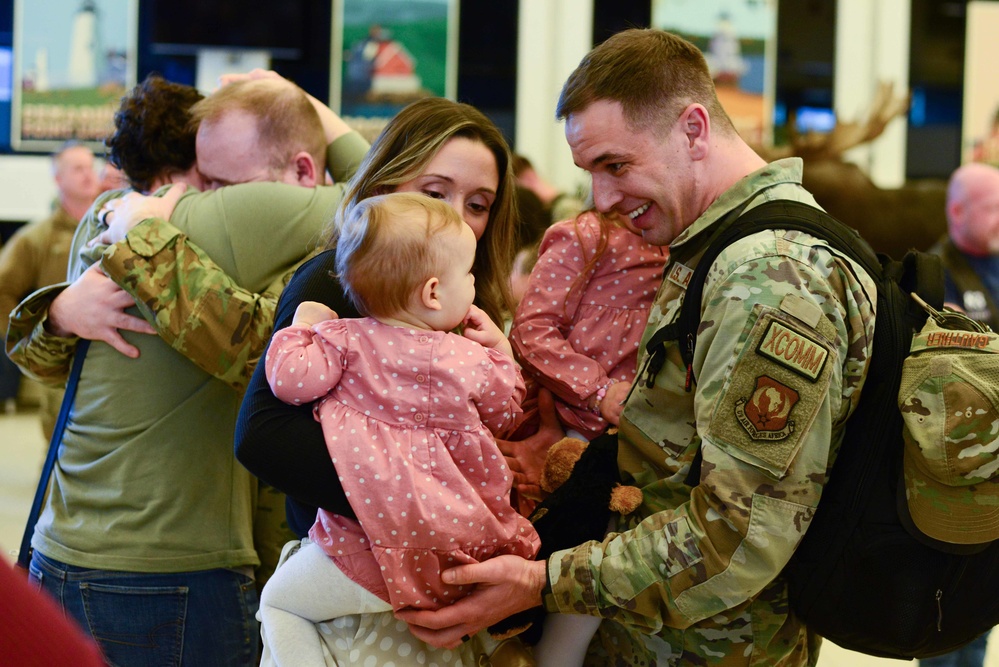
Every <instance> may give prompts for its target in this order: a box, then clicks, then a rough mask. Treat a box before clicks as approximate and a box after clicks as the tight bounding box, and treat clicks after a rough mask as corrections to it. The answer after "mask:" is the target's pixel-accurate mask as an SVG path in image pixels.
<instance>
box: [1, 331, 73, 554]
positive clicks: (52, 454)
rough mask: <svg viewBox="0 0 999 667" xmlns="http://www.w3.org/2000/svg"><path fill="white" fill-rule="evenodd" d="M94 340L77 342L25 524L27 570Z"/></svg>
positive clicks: (23, 539)
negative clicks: (81, 374)
mask: <svg viewBox="0 0 999 667" xmlns="http://www.w3.org/2000/svg"><path fill="white" fill-rule="evenodd" d="M88 347H90V341H89V340H85V339H82V338H81V339H80V341H79V342H78V343H77V345H76V353H75V354H74V355H73V368H72V369H71V370H70V372H69V379H68V380H67V381H66V392H65V394H63V398H62V406H61V407H60V408H59V418H58V419H57V420H56V425H55V429H54V430H53V431H52V439H51V440H50V441H49V451H48V453H47V454H46V455H45V464H44V465H43V466H42V473H41V476H40V478H39V480H38V488H37V489H35V499H34V500H33V501H32V502H31V511H30V512H28V522H27V524H26V525H25V526H24V536H23V537H22V538H21V550H20V551H19V552H18V554H17V565H18V567H22V568H24V569H25V570H27V569H28V563H29V562H30V561H31V536H32V535H34V534H35V524H36V523H38V516H39V514H41V512H42V503H44V502H45V494H46V491H47V490H48V488H49V479H50V478H51V477H52V470H53V469H54V468H55V462H56V459H57V458H58V457H59V445H61V444H62V436H63V433H65V432H66V422H67V421H68V420H69V413H70V412H71V411H72V409H73V401H74V399H75V398H76V385H77V384H78V383H79V381H80V372H81V371H82V370H83V360H84V358H85V357H86V356H87V348H88Z"/></svg>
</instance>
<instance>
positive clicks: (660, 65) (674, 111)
mask: <svg viewBox="0 0 999 667" xmlns="http://www.w3.org/2000/svg"><path fill="white" fill-rule="evenodd" d="M597 100H610V101H613V102H619V103H620V104H621V106H622V108H623V110H624V117H625V118H626V119H627V121H628V123H629V124H630V125H631V127H632V128H636V129H638V128H654V129H659V130H663V131H664V130H665V129H667V128H669V127H670V126H672V125H673V123H674V122H676V120H677V119H678V118H679V117H680V113H681V112H683V110H684V109H685V108H687V106H689V105H690V104H694V103H698V104H701V105H703V106H704V108H706V109H707V110H708V114H709V115H710V117H711V120H712V122H713V125H714V126H715V127H716V128H719V129H722V130H723V131H730V132H734V131H735V129H734V126H733V125H732V121H731V120H730V119H729V117H728V115H727V114H726V113H725V110H724V109H722V106H721V104H720V103H719V102H718V95H717V93H716V92H715V85H714V81H713V80H712V79H711V73H710V71H709V70H708V64H707V61H706V60H705V59H704V55H703V54H702V53H701V51H700V49H698V48H697V47H696V46H694V45H693V44H691V43H690V42H688V41H687V40H685V39H683V38H681V37H678V36H677V35H674V34H672V33H668V32H665V31H663V30H655V29H651V28H646V29H632V30H625V31H623V32H619V33H617V34H615V35H613V36H611V37H610V38H609V39H607V40H606V41H605V42H603V43H602V44H600V45H599V46H596V47H594V49H593V50H592V51H590V52H589V53H588V54H587V55H586V57H584V58H583V60H582V61H580V63H579V66H578V67H576V69H575V70H574V71H573V73H572V74H571V75H569V78H568V79H567V80H566V82H565V85H564V86H563V87H562V93H561V95H559V99H558V106H557V107H556V110H555V115H556V117H557V118H558V119H559V120H565V119H567V118H568V117H569V116H570V115H571V114H573V113H576V112H579V111H582V110H584V109H585V108H586V107H587V106H589V105H590V104H592V103H593V102H596V101H597Z"/></svg>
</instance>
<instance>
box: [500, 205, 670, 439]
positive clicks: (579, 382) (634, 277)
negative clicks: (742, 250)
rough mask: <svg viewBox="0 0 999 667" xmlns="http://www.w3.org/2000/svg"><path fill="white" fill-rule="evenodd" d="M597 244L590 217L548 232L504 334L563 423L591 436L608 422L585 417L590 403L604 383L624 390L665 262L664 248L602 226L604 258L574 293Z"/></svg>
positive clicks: (597, 224) (596, 219) (595, 227)
mask: <svg viewBox="0 0 999 667" xmlns="http://www.w3.org/2000/svg"><path fill="white" fill-rule="evenodd" d="M577 229H578V233H577ZM599 240H600V219H599V217H598V216H596V215H594V214H592V213H588V214H585V215H583V216H581V217H580V218H579V220H578V221H573V220H567V221H565V222H560V223H557V224H555V225H552V227H550V228H549V229H548V231H547V232H546V233H545V237H544V239H543V240H542V242H541V247H540V250H539V257H538V262H537V264H536V265H535V267H534V270H533V271H532V272H531V278H530V281H529V283H528V287H527V291H526V292H525V294H524V297H523V299H522V300H521V302H520V306H519V307H518V308H517V315H516V317H515V319H514V324H513V328H512V329H511V330H510V342H511V344H512V345H513V349H514V353H515V354H516V355H517V359H518V360H519V361H520V363H521V365H522V366H523V368H524V372H525V373H529V374H530V375H532V376H534V377H535V378H537V380H538V382H540V383H541V384H542V385H544V386H546V387H548V388H549V389H551V390H552V392H553V393H554V394H555V396H556V408H557V410H558V414H559V418H560V419H561V420H562V422H563V424H564V425H565V426H566V427H567V428H573V429H576V430H578V431H580V432H581V433H583V434H584V435H589V436H591V437H592V436H595V435H597V434H598V433H600V432H601V431H603V430H604V429H605V428H607V422H605V421H604V420H603V419H602V418H600V417H599V416H598V415H595V414H593V413H592V412H590V410H589V401H590V398H591V397H592V396H593V395H594V394H595V393H596V392H597V390H598V389H600V388H601V387H603V386H604V385H606V384H607V382H608V380H609V379H615V380H619V381H624V382H628V383H629V384H630V383H631V381H632V380H633V379H634V377H635V372H636V366H637V363H638V357H639V345H640V344H641V338H642V333H643V332H644V330H645V325H646V323H647V320H648V317H649V310H650V309H651V307H652V301H653V299H654V298H655V295H656V292H657V291H658V289H659V285H660V284H661V283H662V277H663V267H664V266H665V264H666V260H667V256H668V253H667V249H666V248H660V247H658V246H653V245H650V244H648V243H646V242H645V241H644V240H643V239H642V237H641V236H639V235H638V234H634V233H632V232H630V231H629V230H627V229H625V228H623V227H618V226H617V225H609V228H608V238H607V245H606V248H605V250H604V251H603V254H602V255H601V257H600V259H599V260H598V261H597V262H596V264H595V265H594V266H593V268H592V269H591V271H590V274H589V278H588V279H587V280H586V281H585V282H584V284H583V285H581V286H578V285H577V286H576V287H575V288H573V286H574V284H575V282H576V279H577V277H578V276H579V275H580V274H581V273H583V270H584V268H585V267H586V264H587V262H588V261H589V259H590V258H591V257H593V255H594V253H595V252H596V251H597V249H598V248H599Z"/></svg>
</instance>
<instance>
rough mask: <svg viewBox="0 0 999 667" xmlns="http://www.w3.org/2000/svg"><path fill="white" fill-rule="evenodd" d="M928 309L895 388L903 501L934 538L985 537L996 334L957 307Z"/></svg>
mask: <svg viewBox="0 0 999 667" xmlns="http://www.w3.org/2000/svg"><path fill="white" fill-rule="evenodd" d="M931 310H932V309H931ZM931 315H932V316H931V317H929V318H928V319H927V322H926V325H925V326H924V327H923V329H922V331H920V332H919V334H917V335H916V336H915V337H914V338H913V341H912V347H911V349H910V352H909V356H908V357H907V358H906V360H905V363H904V365H903V370H902V384H901V387H900V388H899V409H900V410H901V412H902V417H903V419H904V422H905V428H904V438H905V453H904V457H903V474H904V484H905V499H906V504H907V505H908V510H909V515H910V517H911V519H912V523H914V524H915V526H916V528H918V529H919V530H920V531H921V532H922V533H923V534H925V535H926V536H929V537H930V538H932V539H933V540H937V541H939V542H945V543H950V544H955V545H975V544H983V543H986V542H990V541H992V540H995V539H997V538H999V475H997V472H999V451H997V450H999V336H997V335H996V334H995V333H993V332H992V331H991V330H989V329H988V328H987V327H984V326H982V325H980V324H978V323H977V322H974V321H973V320H971V319H969V318H967V317H965V316H964V315H961V314H960V313H954V312H950V311H946V310H945V311H944V312H943V313H937V312H936V311H933V312H932V313H931Z"/></svg>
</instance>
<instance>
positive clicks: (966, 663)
mask: <svg viewBox="0 0 999 667" xmlns="http://www.w3.org/2000/svg"><path fill="white" fill-rule="evenodd" d="M988 642H989V633H988V632H986V633H985V634H984V635H982V636H981V637H979V638H977V639H975V640H974V641H972V642H971V643H970V644H967V645H965V646H962V647H961V648H959V649H957V650H956V651H951V652H950V653H945V654H943V655H938V656H937V657H935V658H923V659H922V660H920V661H919V665H920V667H982V665H984V664H985V649H986V645H987V644H988Z"/></svg>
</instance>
